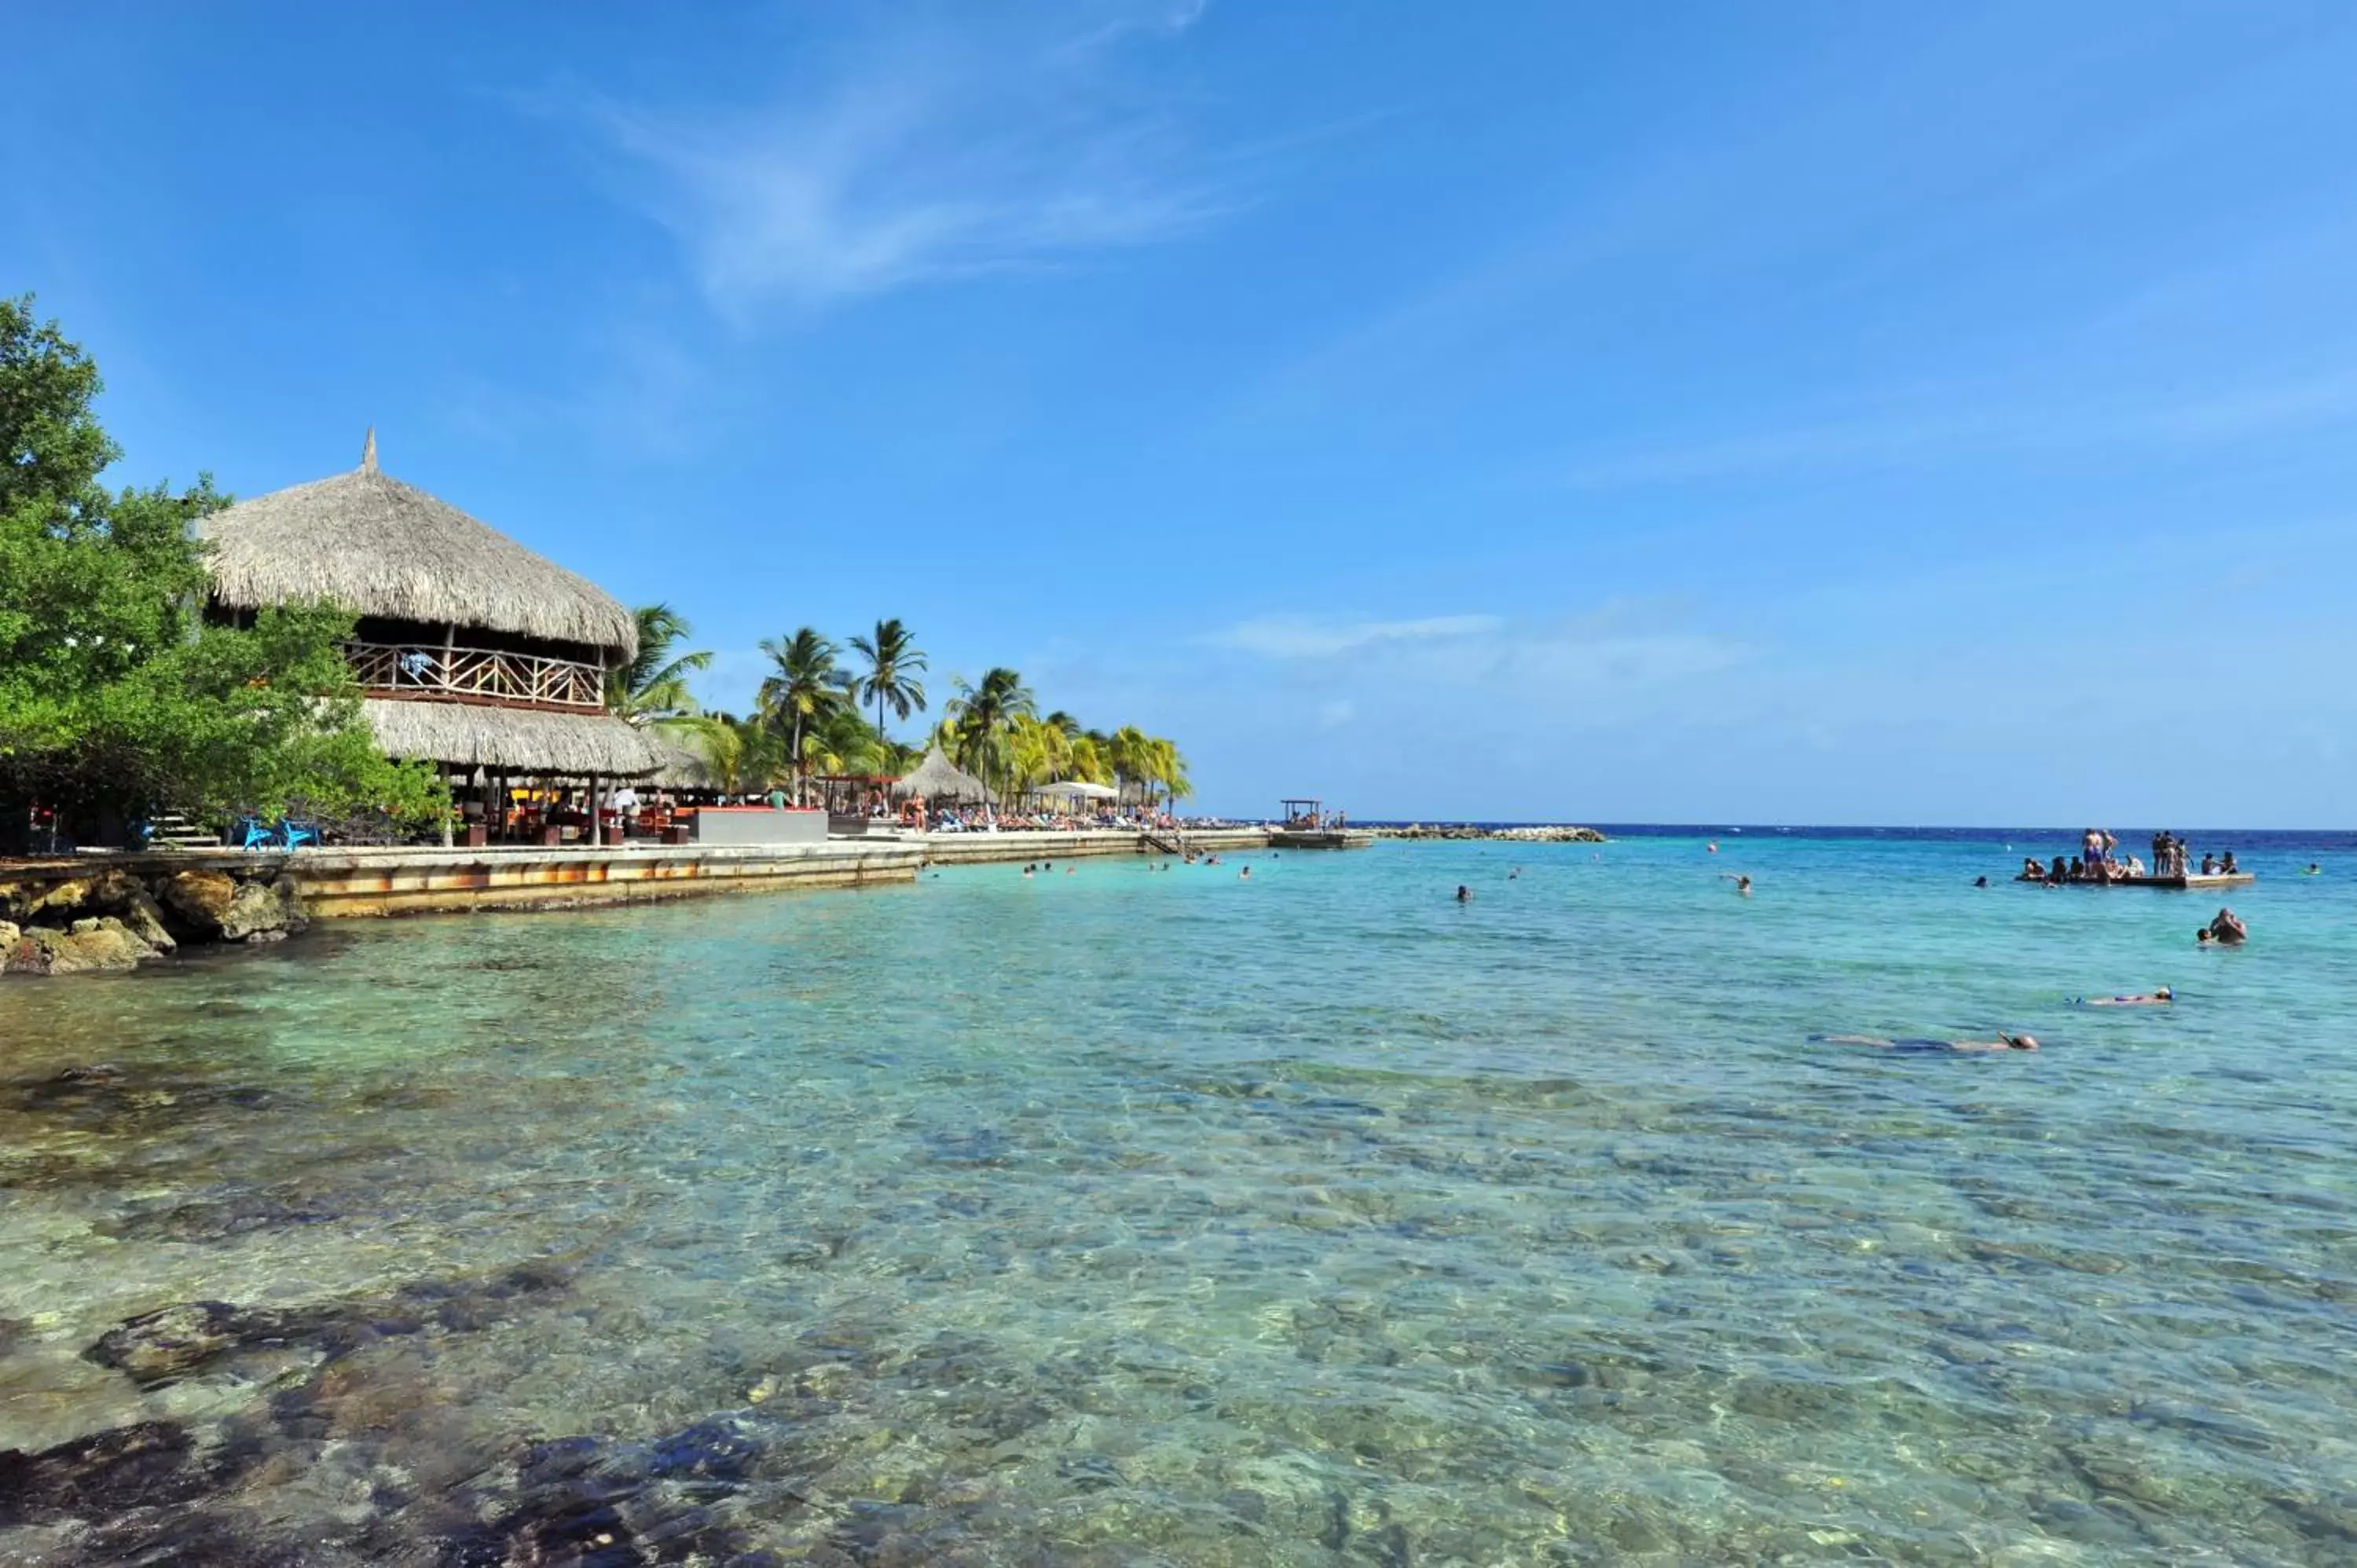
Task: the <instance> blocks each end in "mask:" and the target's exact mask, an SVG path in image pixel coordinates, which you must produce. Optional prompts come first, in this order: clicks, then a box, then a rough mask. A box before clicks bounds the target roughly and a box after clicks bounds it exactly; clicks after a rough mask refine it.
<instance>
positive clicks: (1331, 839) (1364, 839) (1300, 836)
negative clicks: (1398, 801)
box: [1268, 828, 1375, 849]
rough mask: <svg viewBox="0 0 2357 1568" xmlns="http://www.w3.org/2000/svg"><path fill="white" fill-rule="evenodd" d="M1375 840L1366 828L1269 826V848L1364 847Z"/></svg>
mask: <svg viewBox="0 0 2357 1568" xmlns="http://www.w3.org/2000/svg"><path fill="white" fill-rule="evenodd" d="M1374 842H1375V835H1374V833H1373V832H1372V831H1370V830H1369V829H1366V828H1271V829H1269V830H1268V847H1269V848H1271V849H1364V848H1366V847H1367V846H1368V845H1369V844H1371V843H1374Z"/></svg>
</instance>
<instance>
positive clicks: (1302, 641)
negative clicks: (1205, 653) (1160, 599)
mask: <svg viewBox="0 0 2357 1568" xmlns="http://www.w3.org/2000/svg"><path fill="white" fill-rule="evenodd" d="M1501 624H1502V623H1501V622H1500V620H1499V619H1498V618H1497V617H1496V616H1486V615H1467V616H1432V617H1428V618H1425V619H1422V620H1328V619H1320V618H1315V617H1310V616H1263V617H1260V618H1257V619H1254V620H1247V621H1242V622H1239V623H1238V624H1236V625H1234V626H1232V627H1229V628H1227V629H1225V630H1224V631H1216V632H1213V633H1211V636H1209V637H1208V638H1206V639H1204V640H1205V641H1207V642H1210V643H1211V644H1212V645H1214V646H1215V647H1220V648H1233V649H1237V650H1241V651H1243V652H1245V653H1257V654H1259V655H1261V656H1262V657H1263V658H1266V659H1331V658H1333V657H1334V656H1335V655H1337V654H1341V653H1351V652H1355V651H1357V650H1361V649H1365V648H1369V647H1372V646H1373V645H1375V644H1377V643H1385V642H1427V641H1432V640H1435V639H1453V638H1467V637H1478V636H1480V635H1481V634H1482V633H1485V632H1491V631H1495V630H1497V629H1498V628H1499V626H1500V625H1501Z"/></svg>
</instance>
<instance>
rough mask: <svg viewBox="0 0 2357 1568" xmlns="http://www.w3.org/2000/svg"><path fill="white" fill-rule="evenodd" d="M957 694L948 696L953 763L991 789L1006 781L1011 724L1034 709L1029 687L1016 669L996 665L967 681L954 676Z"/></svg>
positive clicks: (999, 787) (1003, 784)
mask: <svg viewBox="0 0 2357 1568" xmlns="http://www.w3.org/2000/svg"><path fill="white" fill-rule="evenodd" d="M951 684H952V685H953V686H955V687H956V688H957V695H956V696H955V697H952V699H951V700H950V705H949V719H950V725H949V727H950V732H951V734H952V735H953V736H955V737H956V739H955V759H956V761H957V765H958V766H959V767H961V768H964V769H965V770H966V771H967V772H969V773H971V774H973V775H974V777H975V778H977V779H981V780H982V781H983V782H984V783H985V784H987V785H989V786H991V788H993V789H1001V790H1003V789H1005V788H1006V782H1007V775H1008V771H1009V769H1008V768H1007V764H1008V762H1009V760H1010V747H1009V745H1008V742H1009V740H1010V739H1011V733H1012V727H1013V725H1014V723H1015V721H1016V720H1017V719H1019V718H1025V719H1028V718H1030V717H1032V716H1033V715H1034V714H1036V713H1037V712H1038V703H1037V702H1036V700H1035V699H1034V698H1033V697H1032V695H1031V688H1030V687H1028V686H1027V685H1025V684H1024V683H1023V677H1022V675H1021V673H1020V672H1018V671H1013V670H1009V669H1007V668H1006V666H1005V665H1000V666H998V667H996V668H995V669H991V670H985V671H983V672H982V679H981V680H980V681H979V682H975V683H974V684H973V685H968V684H966V682H964V681H963V680H960V679H958V678H957V677H955V676H952V677H951Z"/></svg>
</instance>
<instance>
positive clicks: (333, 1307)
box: [0, 828, 2357, 1568]
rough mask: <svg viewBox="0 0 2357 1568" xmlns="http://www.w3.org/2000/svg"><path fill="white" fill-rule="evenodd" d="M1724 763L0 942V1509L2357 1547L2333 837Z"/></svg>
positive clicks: (299, 1547)
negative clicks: (525, 907) (1317, 816)
mask: <svg viewBox="0 0 2357 1568" xmlns="http://www.w3.org/2000/svg"><path fill="white" fill-rule="evenodd" d="M1713 832H1714V834H1715V836H1716V837H1717V843H1718V844H1719V851H1718V853H1717V854H1711V853H1708V852H1707V851H1706V848H1705V841H1704V838H1703V837H1701V836H1697V835H1696V833H1695V832H1694V830H1690V829H1681V830H1635V831H1631V830H1625V829H1624V830H1618V832H1617V835H1616V842H1614V843H1609V844H1605V845H1600V846H1591V845H1585V844H1566V845H1535V844H1512V843H1415V844H1404V843H1383V844H1378V845H1377V846H1376V847H1374V848H1372V849H1371V850H1367V851H1364V852H1358V853H1351V854H1306V853H1304V854H1284V855H1282V856H1276V857H1272V856H1270V855H1267V854H1235V855H1229V856H1223V857H1222V862H1223V863H1222V865H1218V866H1213V867H1204V866H1194V867H1174V868H1173V869H1170V870H1168V871H1154V870H1151V869H1149V866H1150V865H1151V864H1153V863H1148V862H1144V861H1135V862H1133V861H1126V860H1124V861H1113V860H1100V861H1083V862H1079V863H1076V865H1077V871H1076V874H1075V875H1065V867H1064V866H1063V865H1057V866H1056V867H1055V868H1054V870H1053V872H1052V873H1051V874H1050V875H1045V876H1041V877H1038V878H1035V879H1032V880H1028V881H1027V880H1026V879H1024V878H1023V877H1022V875H1020V872H1019V868H1017V867H1016V866H1011V865H1009V866H982V867H970V868H956V869H951V870H948V871H944V872H943V873H942V874H941V875H938V876H929V877H928V878H927V879H926V880H925V881H923V882H921V883H920V884H919V885H917V886H913V887H907V888H896V889H888V890H880V891H874V892H866V893H825V894H816V895H802V896H784V897H736V898H717V899H708V900H702V901H693V902H686V903H680V904H675V905H669V906H662V907H655V908H632V909H624V910H609V911H600V912H587V913H573V914H554V915H537V916H514V917H477V918H446V919H433V920H419V921H414V922H405V923H385V924H369V925H362V926H337V927H332V928H327V929H317V930H315V931H314V932H313V933H312V934H311V935H310V936H308V937H307V938H305V939H302V940H298V941H296V942H292V943H289V944H286V945H285V946H284V947H283V948H279V949H276V950H261V951H257V952H253V953H235V954H227V955H221V956H218V957H210V958H204V959H199V960H195V961H188V962H184V963H180V964H177V965H173V966H169V967H166V968H162V969H159V970H156V971H153V972H147V973H143V974H140V975H137V976H134V977H130V978H126V979H120V980H104V979H101V980H79V981H55V982H46V983H30V982H27V983H18V982H10V983H5V984H0V1450H13V1451H16V1452H15V1453H14V1454H9V1453H0V1563H9V1564H17V1563H25V1564H44V1565H46V1564H79V1563H118V1562H138V1563H211V1564H231V1563H303V1564H323V1565H341V1564H347V1563H397V1564H417V1565H420V1568H423V1565H427V1564H432V1565H435V1568H473V1565H489V1564H494V1563H517V1564H522V1563H550V1564H555V1563H581V1564H589V1565H596V1568H620V1565H624V1564H636V1563H658V1562H660V1563H716V1564H717V1563H734V1564H738V1565H740V1568H753V1565H755V1564H777V1563H812V1564H824V1565H828V1568H851V1565H862V1568H866V1565H878V1568H881V1565H903V1564H920V1563H948V1564H985V1563H988V1564H1010V1565H1011V1564H1028V1565H1043V1564H1066V1563H1073V1564H1082V1563H1085V1564H1103V1565H1108V1568H1110V1565H1114V1564H1134V1563H1170V1564H1181V1563H1188V1564H1191V1563H1283V1564H1304V1565H1309V1564H1344V1563H1350V1564H1368V1565H1380V1568H1405V1565H1408V1564H1438V1563H1462V1564H1475V1563H1479V1564H1491V1563H1516V1564H1522V1563H1539V1564H1549V1563H1562V1564H1572V1563H1658V1564H1664V1565H1666V1564H1673V1563H1674V1564H1721V1563H1731V1564H1749V1563H1763V1564H1764V1563H1845V1564H1849V1563H1959V1564H1961V1563H1992V1564H2014V1565H2030V1564H2037V1565H2041V1568H2042V1565H2049V1564H2066V1563H2086V1564H2098V1563H2101V1564H2114V1563H2154V1564H2162V1563H2167V1564H2189V1563H2193V1564H2200V1563H2219V1564H2224V1563H2307V1564H2319V1565H2322V1564H2332V1565H2336V1568H2340V1565H2345V1564H2348V1563H2352V1561H2357V1141H2352V1127H2357V838H2352V836H2351V835H2348V834H2322V835H2318V834H2276V833H2258V832H2235V833H2223V832H2220V833H2209V832H2198V831H2193V830H2190V829H2189V830H2188V832H2189V836H2190V837H2191V838H2192V840H2193V842H2194V845H2195V854H2196V858H2197V859H2198V857H2199V855H2200V854H2201V851H2203V850H2214V849H2222V848H2225V847H2228V846H2231V847H2233V849H2234V850H2235V852H2236V854H2237V857H2238V859H2240V860H2241V862H2242V863H2243V865H2244V867H2245V868H2246V869H2250V870H2254V871H2256V872H2257V873H2258V874H2259V878H2260V879H2259V881H2258V883H2257V884H2256V885H2255V886H2250V887H2244V888H2237V889H2234V890H2233V892H2232V893H2231V894H2230V895H2228V896H2226V897H2223V898H2222V897H2219V896H2217V895H2214V894H2212V895H2201V894H2191V895H2188V894H2176V893H2161V892H2154V891H2148V890H2141V889H2112V890H2099V889H2091V888H2071V889H2060V890H2046V889H2042V888H2036V887H2024V886H2015V885H2012V884H2011V883H2010V882H2009V881H2007V878H2009V877H2010V876H2011V875H2013V873H2014V872H2015V870H2016V869H2018V866H2019V865H2020V861H2021V858H2022V857H2023V856H2024V855H2025V854H2038V855H2040V857H2041V858H2047V859H2050V858H2051V857H2052V856H2053V855H2054V854H2058V853H2061V854H2070V853H2071V852H2072V848H2073V847H2074V842H2075V835H2074V834H2073V833H2072V832H2069V831H2068V830H2065V831H2061V832H2055V831H2045V832H2038V831H2033V830H2021V831H2018V832H2011V833H2007V832H1986V831H1972V832H1943V831H1936V830H1931V831H1903V832H1902V831H1893V830H1854V831H1845V830H1796V831H1792V832H1784V831H1779V830H1775V829H1772V828H1771V829H1760V828H1747V829H1746V830H1745V831H1744V832H1740V833H1738V832H1733V831H1732V830H1713ZM2149 836H2150V831H2149V830H2148V829H2147V830H2139V831H2138V832H2136V833H2134V834H2130V833H2127V832H2122V833H2121V837H2122V840H2123V843H2124V846H2126V847H2129V848H2134V849H2135V850H2136V852H2137V853H2139V854H2144V853H2147V851H2146V842H2147V840H2148V838H2149ZM2310 861H2316V862H2319V863H2320V864H2321V866H2322V874H2321V875H2318V876H2313V877H2309V876H2304V875H2300V874H2299V872H2300V868H2301V867H2303V866H2305V865H2307V864H2308V863H2309V862H2310ZM1247 862H1248V863H1249V864H1250V865H1251V867H1252V873H1253V875H1252V877H1251V879H1250V880H1249V881H1248V882H1247V881H1243V880H1240V879H1239V878H1238V876H1237V875H1236V871H1237V869H1238V868H1239V867H1240V866H1241V865H1243V864H1245V863H1247ZM1517 866H1519V867H1521V868H1522V874H1521V875H1520V876H1519V877H1512V878H1510V876H1509V872H1510V870H1511V869H1512V868H1514V867H1517ZM1736 872H1745V873H1749V875H1752V876H1753V877H1754V878H1755V879H1756V884H1757V893H1756V896H1755V897H1751V898H1749V899H1745V898H1741V897H1737V896H1736V895H1735V893H1734V892H1733V890H1732V886H1731V884H1730V883H1728V882H1727V881H1725V880H1722V878H1721V874H1732V873H1736ZM1975 875H1987V876H1989V877H1990V879H1991V881H1992V883H1993V884H1994V886H1991V887H1989V888H1986V889H1976V888H1975V887H1974V886H1972V881H1973V878H1974V877H1975ZM1459 883H1463V884H1466V885H1468V886H1470V887H1472V888H1473V889H1474V891H1475V893H1476V897H1475V898H1474V900H1473V902H1472V903H1470V904H1469V905H1466V906H1459V905H1458V904H1457V903H1456V902H1454V901H1453V899H1452V898H1451V897H1450V894H1451V893H1452V891H1453V889H1454V888H1455V887H1456V886H1457V885H1458V884H1459ZM2222 902H2223V903H2231V904H2232V905H2233V907H2234V908H2235V909H2236V910H2237V912H2238V913H2240V914H2241V915H2243V916H2244V918H2245V919H2246V920H2247V921H2248V922H2249V925H2250V929H2251V941H2250V944H2249V946H2248V947H2247V948H2244V949H2240V950H2223V951H2201V950H2196V949H2195V947H2194V945H2193V932H2194V929H2195V928H2196V927H2197V926H2199V925H2201V924H2202V923H2203V922H2204V921H2206V920H2207V919H2208V918H2210V916H2211V915H2212V914H2213V913H2215V911H2216V909H2217V908H2218V906H2219V905H2220V904H2221V903H2222ZM2161 983H2168V984H2170V985H2173V986H2175V987H2176V988H2177V991H2178V994H2179V1001H2178V1002H2177V1004H2175V1005H2174V1006H2171V1007H2167V1008H2152V1009H2116V1010H2095V1009H2089V1008H2084V1007H2079V1006H2073V1005H2072V1004H2071V1002H2070V999H2071V998H2072V997H2074V996H2077V995H2080V994H2083V993H2114V992H2119V991H2143V990H2148V989H2150V988H2151V987H2153V986H2155V985H2158V984H2161ZM2000 1027H2002V1028H2007V1029H2013V1030H2022V1029H2027V1030H2029V1031H2031V1032H2034V1033H2035V1034H2036V1035H2037V1036H2039V1037H2040V1039H2041V1040H2042V1041H2043V1042H2045V1047H2046V1048H2045V1049H2043V1050H2041V1051H2039V1052H2037V1053H2034V1054H2029V1053H2009V1054H2006V1055H2002V1056H1995V1057H1960V1058H1948V1057H1918V1056H1900V1057H1894V1056H1892V1055H1889V1054H1888V1053H1882V1052H1877V1051H1873V1050H1867V1049H1859V1048H1849V1047H1837V1046H1828V1045H1823V1044H1813V1043H1811V1042H1810V1039H1809V1036H1811V1035H1813V1034H1822V1033H1838V1032H1863V1033H1870V1034H1878V1035H1896V1036H1922V1035H1933V1036H1950V1035H1957V1036H1961V1035H1964V1034H1972V1035H1975V1036H1980V1037H1984V1038H1985V1037H1987V1035H1988V1032H1989V1031H1991V1030H1992V1029H1995V1028H2000ZM98 1064H105V1065H106V1066H107V1067H108V1068H110V1069H112V1070H111V1071H102V1072H97V1073H84V1074H82V1075H81V1077H80V1078H79V1079H59V1074H60V1073H61V1072H64V1071H65V1070H66V1069H73V1068H85V1069H87V1068H91V1067H94V1066H96V1065H98ZM191 1303H211V1304H214V1305H210V1306H189V1307H187V1308H186V1309H185V1310H183V1311H181V1312H179V1313H178V1314H177V1315H175V1316H172V1317H171V1318H169V1319H167V1320H165V1321H164V1322H162V1323H160V1324H155V1325H149V1326H145V1327H142V1328H135V1329H133V1330H129V1331H124V1330H120V1329H118V1328H117V1326H118V1325H119V1324H122V1323H124V1321H125V1320H129V1319H133V1318H135V1317H136V1316H139V1315H142V1314H146V1313H150V1312H154V1311H156V1310H157V1309H161V1308H165V1307H167V1306H172V1305H176V1304H191ZM109 1363H112V1364H109Z"/></svg>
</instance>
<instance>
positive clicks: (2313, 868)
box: [2300, 860, 2324, 876]
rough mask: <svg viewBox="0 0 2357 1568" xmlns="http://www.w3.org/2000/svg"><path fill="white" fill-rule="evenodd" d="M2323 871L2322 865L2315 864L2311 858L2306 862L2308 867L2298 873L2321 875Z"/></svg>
mask: <svg viewBox="0 0 2357 1568" xmlns="http://www.w3.org/2000/svg"><path fill="white" fill-rule="evenodd" d="M2323 871H2324V867H2322V866H2320V865H2317V864H2316V862H2314V861H2312V860H2311V861H2309V863H2308V869H2307V870H2306V871H2303V872H2301V873H2300V875H2302V876H2318V875H2322V874H2323Z"/></svg>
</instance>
